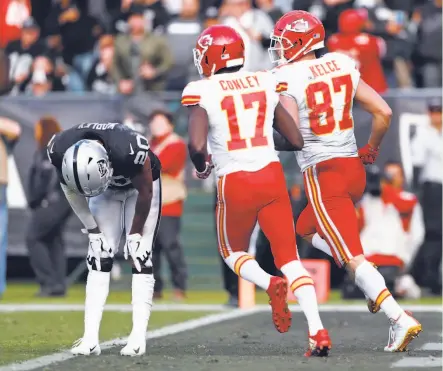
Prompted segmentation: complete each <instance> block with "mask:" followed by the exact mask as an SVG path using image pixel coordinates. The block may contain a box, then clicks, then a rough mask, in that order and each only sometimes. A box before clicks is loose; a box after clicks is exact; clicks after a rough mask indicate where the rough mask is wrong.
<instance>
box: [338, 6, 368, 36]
mask: <svg viewBox="0 0 443 371" xmlns="http://www.w3.org/2000/svg"><path fill="white" fill-rule="evenodd" d="M367 20H368V11H367V10H366V9H347V10H345V11H343V12H341V13H340V16H339V17H338V30H339V31H340V32H341V33H359V32H360V31H361V30H362V29H363V28H364V27H365V24H366V22H367Z"/></svg>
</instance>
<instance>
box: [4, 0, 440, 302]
mask: <svg viewBox="0 0 443 371" xmlns="http://www.w3.org/2000/svg"><path fill="white" fill-rule="evenodd" d="M292 9H301V10H306V11H310V12H312V13H314V14H315V15H317V16H318V17H319V18H320V19H321V20H322V21H323V22H324V25H325V28H326V31H327V36H328V39H327V48H325V49H324V50H323V51H322V52H323V53H324V52H326V51H328V50H329V51H338V52H342V53H347V54H348V55H350V56H352V57H353V58H354V59H356V60H357V61H358V63H359V67H360V70H361V74H362V77H363V78H364V79H365V80H366V82H368V83H369V84H370V85H371V86H372V87H373V88H374V89H376V90H377V91H378V92H380V93H383V92H385V91H386V90H388V89H390V88H432V87H441V85H442V48H441V45H442V0H200V1H199V0H0V62H1V59H2V57H3V58H6V59H7V60H8V61H9V71H8V72H9V77H10V82H9V84H4V83H1V84H0V95H1V94H4V95H12V96H15V95H21V94H26V95H29V96H34V97H42V96H45V95H47V94H48V93H50V92H72V93H77V94H78V93H80V94H81V93H83V92H95V93H98V94H104V95H108V96H109V95H116V94H120V95H123V96H137V97H138V95H140V94H142V93H146V92H150V91H152V92H155V93H156V92H164V91H178V92H181V90H182V89H183V88H184V87H185V85H186V84H187V83H188V82H189V81H192V80H195V79H198V78H199V76H198V75H197V71H196V68H195V67H194V65H193V55H192V48H193V47H194V45H195V42H196V38H197V36H198V35H199V34H200V33H201V32H202V30H203V29H204V28H205V27H207V26H210V25H214V24H220V23H221V24H227V25H230V26H232V27H234V28H235V29H237V30H238V32H239V33H240V34H241V35H242V36H243V38H244V40H245V47H246V53H247V58H246V68H247V69H249V70H252V71H256V70H262V69H267V68H271V67H272V65H271V64H270V61H269V58H268V55H267V48H268V46H269V43H270V34H271V31H272V29H273V25H274V23H275V22H276V20H277V19H278V18H279V17H280V16H282V15H283V14H284V12H286V11H289V10H292ZM0 64H1V63H0ZM0 81H2V74H1V69H0ZM66 95H67V94H66ZM66 95H65V96H66ZM143 104H145V103H143ZM148 116H149V117H145V118H144V119H142V120H140V121H139V127H134V128H135V129H138V130H139V131H141V132H142V133H143V134H146V135H147V136H149V140H150V144H151V148H152V149H153V151H154V152H155V153H156V154H157V155H158V156H159V157H160V160H161V162H162V179H163V180H162V183H163V210H162V214H163V216H162V222H161V226H160V231H159V235H158V241H157V243H156V247H155V248H154V267H155V268H156V271H155V275H156V287H155V297H156V298H161V297H162V295H163V289H164V283H163V280H162V279H161V269H160V267H161V259H160V255H164V257H165V258H166V260H167V262H168V265H169V268H170V273H171V282H172V287H173V289H174V297H175V298H176V299H177V300H180V299H183V298H184V297H185V296H186V291H187V290H188V284H187V282H188V276H189V274H188V269H187V266H186V262H185V259H184V252H183V251H184V250H183V247H182V245H181V243H180V235H181V219H182V216H183V210H184V201H185V199H186V197H187V189H186V187H187V184H186V182H185V176H184V174H185V168H186V163H187V160H186V158H187V154H186V144H185V138H182V137H180V136H178V135H177V134H176V133H175V129H176V128H175V127H174V126H175V124H176V122H175V117H174V116H173V115H172V114H171V112H168V110H165V109H162V110H156V111H153V112H151V113H150V114H149V115H148ZM422 117H423V120H424V122H423V127H424V130H422V131H421V134H420V135H416V136H415V137H414V143H413V145H412V147H413V148H412V150H413V155H412V161H413V167H414V177H413V178H414V181H413V182H412V183H413V184H406V182H405V174H404V169H403V168H402V164H401V163H399V162H395V161H391V162H387V163H386V164H381V165H379V167H378V168H377V167H371V168H369V169H368V189H367V192H366V195H365V197H364V199H363V200H362V202H361V204H360V205H359V207H358V208H357V210H356V212H357V214H358V216H359V220H360V228H361V237H362V242H363V246H364V247H365V250H367V255H368V259H370V260H371V261H372V262H373V263H374V264H376V265H378V266H379V269H380V271H381V272H382V273H383V275H384V276H385V279H386V281H387V284H388V287H389V288H390V289H391V290H392V291H393V292H395V293H396V295H397V296H407V297H413V298H417V297H420V296H421V294H422V291H421V289H420V286H421V287H422V288H423V287H426V288H427V289H428V291H429V292H431V293H434V294H438V295H441V257H442V250H441V246H442V209H441V205H442V174H443V172H442V169H443V137H442V105H441V99H440V98H438V99H436V100H435V99H434V100H430V101H429V102H428V103H427V113H426V115H422ZM420 120H421V119H420ZM125 123H126V121H125ZM62 126H63V125H60V124H59V123H58V121H57V119H56V118H55V117H52V116H45V117H42V118H40V119H39V120H38V122H37V124H36V125H35V128H34V130H35V133H34V135H35V141H36V153H35V156H34V157H33V161H34V162H33V164H32V167H31V171H30V174H29V177H28V178H29V179H27V183H28V184H27V192H26V193H27V201H28V204H29V208H30V211H31V221H30V223H29V228H28V230H27V232H26V247H27V249H28V255H29V258H30V262H31V266H32V269H33V271H34V274H35V276H36V278H37V281H38V282H39V284H40V286H41V290H40V292H39V293H38V295H40V296H59V295H64V294H65V292H66V282H65V281H64V280H63V279H62V278H61V277H64V276H66V253H65V249H64V245H63V233H62V231H63V228H64V227H65V225H66V221H67V219H68V217H69V215H70V214H71V213H70V209H69V207H68V205H67V203H66V201H65V200H64V198H63V197H60V195H61V193H60V189H59V187H58V184H57V181H56V177H54V175H55V174H54V169H53V168H52V166H51V165H50V164H49V163H48V162H47V158H46V154H45V147H46V144H47V142H48V141H49V139H50V137H51V136H52V135H53V134H54V133H56V132H58V131H60V130H61V127H62ZM19 138H20V124H19V123H17V122H14V120H10V119H8V118H2V117H0V221H1V224H0V297H1V294H2V293H3V291H4V290H5V282H6V278H5V277H6V250H7V232H6V231H7V223H6V220H7V203H6V184H7V183H8V173H7V171H6V170H7V158H8V155H10V154H11V153H12V148H13V146H14V145H15V143H17V141H18V140H19ZM291 159H292V161H295V160H294V159H293V158H291ZM214 187H215V179H208V180H207V181H206V182H204V186H203V188H204V189H206V190H210V191H212V190H213V189H214ZM406 189H407V190H408V191H410V190H412V191H413V192H414V193H409V192H406V191H405V190H406ZM289 193H290V195H291V199H292V201H293V211H294V220H296V218H297V216H298V214H299V213H300V212H301V211H302V209H303V208H304V207H305V205H306V203H307V200H306V197H305V196H304V190H303V185H302V184H300V183H297V182H296V184H295V185H294V186H293V187H292V188H291V189H290V190H289ZM387 225H389V226H390V227H389V228H386V226H387ZM298 244H299V249H300V255H301V256H302V257H303V258H322V259H325V258H326V255H324V254H323V253H322V252H319V251H316V250H314V249H313V248H312V247H310V246H307V245H306V243H304V242H303V241H302V240H300V241H298ZM185 248H186V247H185ZM208 248H214V249H215V246H208ZM251 249H252V250H253V251H255V253H256V254H257V260H259V262H260V263H261V265H262V266H263V267H265V269H266V270H268V271H269V273H275V272H274V270H275V267H274V266H273V259H272V256H271V255H270V248H269V243H268V241H267V239H266V237H265V236H264V234H263V233H262V232H261V231H260V230H259V228H256V230H255V232H254V236H253V238H252V239H251ZM83 265H84V264H83ZM221 266H222V271H223V276H224V287H225V289H226V291H227V292H228V294H229V303H230V304H232V305H237V302H238V278H237V276H236V275H235V274H234V273H233V272H231V271H230V270H229V268H227V266H226V265H225V264H224V262H223V261H222V260H221ZM331 267H332V284H333V285H334V286H337V284H338V283H342V282H343V283H344V284H343V285H342V288H343V291H342V292H343V296H344V297H349V298H352V297H359V296H361V293H356V292H355V286H354V284H353V281H352V279H349V277H345V278H344V280H343V271H339V270H338V269H335V268H334V267H335V265H334V263H333V261H332V260H331ZM112 273H113V275H112V276H113V277H114V278H115V279H119V277H120V276H121V272H120V265H119V264H118V262H117V263H116V264H114V270H113V272H112Z"/></svg>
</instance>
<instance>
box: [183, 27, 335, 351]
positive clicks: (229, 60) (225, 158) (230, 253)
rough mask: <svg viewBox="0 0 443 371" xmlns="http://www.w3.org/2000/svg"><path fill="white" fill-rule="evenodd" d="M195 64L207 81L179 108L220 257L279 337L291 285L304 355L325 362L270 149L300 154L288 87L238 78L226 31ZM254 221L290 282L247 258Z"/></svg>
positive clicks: (264, 75) (220, 30)
mask: <svg viewBox="0 0 443 371" xmlns="http://www.w3.org/2000/svg"><path fill="white" fill-rule="evenodd" d="M194 60H195V64H196V66H197V68H198V70H199V73H200V74H201V75H202V76H203V77H204V78H203V79H202V80H199V81H196V82H191V83H190V84H188V86H187V87H186V88H185V90H184V91H183V97H182V104H183V105H184V106H188V107H189V114H190V117H189V128H188V132H189V153H190V157H191V160H192V162H193V163H194V166H195V168H196V170H197V176H198V177H200V178H206V177H208V176H209V174H210V173H211V170H212V168H213V166H215V172H216V175H217V178H218V184H217V192H218V194H217V196H218V203H217V210H216V213H217V214H216V216H217V233H218V245H219V251H220V254H221V255H222V257H223V258H224V260H225V262H226V264H227V265H228V266H229V267H230V268H231V269H232V270H233V271H234V272H235V273H236V274H237V275H239V276H240V277H243V278H244V279H246V280H248V281H250V282H253V283H254V284H256V285H257V286H259V287H261V288H262V289H263V290H266V292H267V293H268V295H269V298H270V304H271V306H272V318H273V321H274V325H275V327H276V329H277V330H278V331H279V332H286V331H288V329H289V327H290V325H291V313H290V312H289V309H288V305H287V289H288V282H289V284H290V285H289V287H290V289H291V290H292V291H293V292H294V294H295V296H296V298H297V299H298V302H299V303H300V306H301V308H302V310H303V312H304V313H305V316H306V318H307V321H308V325H309V331H310V333H311V334H312V335H314V336H313V337H312V338H311V339H310V348H309V350H308V352H307V353H306V355H307V356H311V355H315V356H326V355H327V354H328V351H329V349H330V347H331V341H330V338H329V334H328V331H327V330H326V329H324V328H323V324H322V322H321V320H320V316H319V313H318V306H317V298H316V294H315V289H314V285H313V283H314V282H313V280H312V278H311V276H310V275H309V273H308V271H307V270H306V269H305V268H304V267H303V265H302V264H301V262H300V260H299V256H298V252H297V246H296V241H295V233H294V221H293V216H292V210H291V204H290V200H289V196H288V192H287V188H286V181H285V177H284V173H283V168H282V166H281V164H280V162H279V160H278V157H277V154H276V151H275V148H274V138H273V137H274V128H275V129H276V130H277V131H278V132H279V133H280V134H281V135H280V134H277V133H275V136H276V137H278V138H279V145H280V144H281V142H283V143H284V144H285V145H284V148H283V149H286V150H300V149H301V148H302V147H303V140H302V138H301V134H300V132H299V130H298V128H297V126H296V124H295V122H294V120H293V119H292V118H291V117H290V116H289V114H288V113H287V112H286V110H285V109H284V108H283V107H282V105H281V104H279V92H281V91H283V90H285V88H286V84H284V83H280V84H277V81H276V80H275V77H274V76H273V75H272V73H271V72H268V71H264V72H248V71H243V70H241V68H242V67H243V64H244V62H245V51H244V44H243V40H242V38H241V36H240V35H239V34H238V33H237V32H236V31H235V30H234V29H232V28H231V27H228V26H213V27H210V28H208V29H206V30H205V31H204V32H203V33H202V34H201V35H200V36H199V38H198V41H197V45H196V48H195V49H194ZM208 139H209V143H210V147H211V150H212V158H211V160H210V159H209V157H208V153H207V141H208ZM212 161H213V164H214V165H213V164H212ZM257 221H258V223H259V224H260V227H261V228H262V230H263V232H264V233H265V234H266V236H267V238H268V239H269V241H270V243H271V249H272V253H273V256H274V259H275V264H276V266H277V268H278V269H280V271H281V272H283V274H284V275H285V276H286V279H287V281H286V280H285V279H283V278H280V277H275V276H271V275H269V274H267V273H266V272H265V271H264V270H262V269H261V268H260V266H259V265H258V263H257V261H256V260H255V259H254V258H253V257H252V256H250V255H248V254H247V250H248V246H249V240H250V238H251V233H252V231H253V229H254V226H255V225H256V222H257Z"/></svg>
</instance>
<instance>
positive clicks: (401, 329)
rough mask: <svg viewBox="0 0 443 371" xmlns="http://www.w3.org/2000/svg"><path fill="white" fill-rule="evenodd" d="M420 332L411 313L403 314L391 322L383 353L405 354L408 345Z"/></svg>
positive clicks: (420, 328)
mask: <svg viewBox="0 0 443 371" xmlns="http://www.w3.org/2000/svg"><path fill="white" fill-rule="evenodd" d="M421 331H422V326H421V324H420V323H419V322H418V321H417V320H416V319H415V318H413V317H412V313H411V312H408V311H406V312H403V313H402V314H401V315H400V317H398V318H397V320H395V321H394V320H391V327H390V328H389V340H388V345H387V346H385V352H406V350H407V349H406V348H407V346H408V345H409V343H410V342H411V341H412V340H414V339H415V338H416V337H418V335H419V334H420V332H421Z"/></svg>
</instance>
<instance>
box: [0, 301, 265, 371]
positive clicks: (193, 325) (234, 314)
mask: <svg viewBox="0 0 443 371" xmlns="http://www.w3.org/2000/svg"><path fill="white" fill-rule="evenodd" d="M257 312H260V309H258V308H252V309H248V310H244V309H234V310H231V311H229V312H226V313H217V314H211V315H209V316H205V317H201V318H197V319H193V320H190V321H185V322H181V323H177V324H175V325H170V326H165V327H163V328H160V329H158V330H154V331H148V334H147V339H156V338H160V337H164V336H168V335H175V334H178V333H180V332H184V331H190V330H195V329H197V328H200V327H203V326H208V325H212V324H216V323H219V322H223V321H228V320H232V319H237V318H240V317H245V316H249V315H251V314H254V313H257ZM126 341H127V338H119V339H113V340H110V341H107V342H105V343H102V344H100V347H101V349H102V350H104V349H109V348H113V347H115V346H118V345H124V344H126ZM75 357H76V356H74V355H72V354H71V353H70V352H69V351H64V352H60V353H54V354H50V355H47V356H43V357H39V358H35V359H31V360H29V361H25V362H23V363H14V364H11V365H8V366H4V367H0V371H28V370H34V369H36V368H39V367H45V366H49V365H52V364H54V363H58V362H64V361H67V360H69V359H72V358H75Z"/></svg>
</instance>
